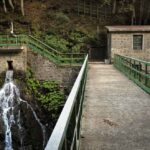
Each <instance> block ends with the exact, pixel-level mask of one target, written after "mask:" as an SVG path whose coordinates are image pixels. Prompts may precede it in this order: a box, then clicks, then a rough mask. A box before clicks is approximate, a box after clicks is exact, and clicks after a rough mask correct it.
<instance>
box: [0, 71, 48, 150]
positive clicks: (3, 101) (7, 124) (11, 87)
mask: <svg viewBox="0 0 150 150" xmlns="http://www.w3.org/2000/svg"><path fill="white" fill-rule="evenodd" d="M21 103H26V104H27V109H30V110H31V112H32V115H33V116H34V118H35V120H36V121H37V123H38V124H39V126H40V127H41V131H42V134H43V148H44V146H45V126H43V125H42V123H41V122H40V119H39V118H38V117H37V115H36V112H35V111H34V109H33V108H32V106H31V105H30V104H29V103H28V102H27V101H24V100H22V99H21V98H20V93H19V89H18V88H17V87H16V85H15V84H14V83H13V71H10V70H9V71H7V72H6V78H5V84H4V85H3V87H2V89H1V90H0V117H2V121H3V125H4V132H5V148H4V149H5V150H13V140H12V134H13V133H12V130H11V129H12V126H13V125H17V127H18V132H19V133H18V136H19V139H20V143H21V147H23V137H22V133H21V132H22V129H23V127H22V125H21V115H20V109H17V113H15V112H14V110H15V108H16V107H18V108H19V106H20V104H21Z"/></svg>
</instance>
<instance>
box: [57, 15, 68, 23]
mask: <svg viewBox="0 0 150 150" xmlns="http://www.w3.org/2000/svg"><path fill="white" fill-rule="evenodd" d="M56 20H58V21H59V23H65V22H69V21H70V19H69V17H68V16H67V15H65V14H64V13H62V12H59V13H57V14H56Z"/></svg>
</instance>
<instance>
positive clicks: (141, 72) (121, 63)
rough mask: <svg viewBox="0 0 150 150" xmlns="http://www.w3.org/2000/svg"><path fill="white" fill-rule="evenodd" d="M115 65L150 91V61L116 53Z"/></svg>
mask: <svg viewBox="0 0 150 150" xmlns="http://www.w3.org/2000/svg"><path fill="white" fill-rule="evenodd" d="M114 65H115V67H116V68H118V69H119V70H120V71H122V72H123V73H124V74H125V75H126V76H128V77H129V78H130V79H131V80H133V81H134V82H135V83H136V84H137V85H139V86H140V87H141V88H143V89H144V90H145V91H146V92H148V93H150V62H147V61H142V60H139V59H135V58H131V57H125V56H121V55H115V57H114Z"/></svg>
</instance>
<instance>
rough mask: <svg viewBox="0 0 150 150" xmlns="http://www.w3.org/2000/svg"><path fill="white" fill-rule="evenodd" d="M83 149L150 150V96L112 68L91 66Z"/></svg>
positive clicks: (86, 100) (98, 65)
mask: <svg viewBox="0 0 150 150" xmlns="http://www.w3.org/2000/svg"><path fill="white" fill-rule="evenodd" d="M81 136H82V139H81V146H80V150H150V95H149V94H147V93H145V92H144V91H143V90H142V89H140V88H139V87H138V86H137V85H136V84H134V83H133V82H132V81H130V80H128V78H127V77H126V76H124V75H123V74H122V73H120V72H119V71H118V70H116V69H115V68H114V67H113V66H112V65H104V64H89V72H88V80H87V86H86V94H85V103H84V112H83V120H82V130H81Z"/></svg>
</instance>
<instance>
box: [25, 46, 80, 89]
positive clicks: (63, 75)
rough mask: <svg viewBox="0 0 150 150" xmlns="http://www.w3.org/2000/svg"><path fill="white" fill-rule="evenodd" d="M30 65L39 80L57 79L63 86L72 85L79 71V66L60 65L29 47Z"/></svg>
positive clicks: (28, 60)
mask: <svg viewBox="0 0 150 150" xmlns="http://www.w3.org/2000/svg"><path fill="white" fill-rule="evenodd" d="M27 58H28V59H27V62H28V66H30V67H31V68H32V71H33V72H34V74H35V77H36V78H37V79H39V80H57V81H59V82H60V83H61V84H62V85H63V86H66V87H67V88H68V87H71V86H72V84H73V83H74V80H75V78H76V76H77V74H78V72H79V67H69V66H68V67H59V66H57V65H55V64H54V63H52V62H51V61H49V60H48V59H47V58H46V57H43V56H41V55H40V54H38V53H35V52H33V51H31V50H29V49H28V57H27Z"/></svg>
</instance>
